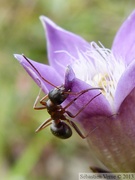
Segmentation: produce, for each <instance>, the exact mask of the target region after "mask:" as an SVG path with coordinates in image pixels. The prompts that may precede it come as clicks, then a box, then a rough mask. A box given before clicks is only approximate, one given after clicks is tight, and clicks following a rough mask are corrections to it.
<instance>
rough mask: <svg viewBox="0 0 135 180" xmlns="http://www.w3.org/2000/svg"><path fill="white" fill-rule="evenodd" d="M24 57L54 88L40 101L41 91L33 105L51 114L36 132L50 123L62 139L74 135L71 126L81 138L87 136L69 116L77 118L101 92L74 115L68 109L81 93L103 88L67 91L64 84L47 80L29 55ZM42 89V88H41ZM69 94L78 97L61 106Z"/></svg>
mask: <svg viewBox="0 0 135 180" xmlns="http://www.w3.org/2000/svg"><path fill="white" fill-rule="evenodd" d="M23 57H24V58H25V60H26V61H27V62H28V63H29V64H30V65H31V67H32V68H33V69H34V70H35V71H36V73H37V74H38V75H39V77H40V78H42V79H43V80H44V81H45V82H47V83H49V84H50V85H52V86H53V87H54V88H53V89H52V90H51V91H49V93H48V94H47V95H45V96H44V97H43V98H42V99H41V100H40V101H39V98H40V92H39V94H38V96H37V98H36V100H35V103H34V105H33V108H34V109H36V110H41V109H47V111H48V113H49V114H50V116H51V117H50V118H48V119H47V120H45V121H44V122H43V123H42V124H41V125H40V126H39V127H38V128H37V130H36V132H39V131H41V130H42V129H44V128H46V127H47V126H49V125H50V130H51V132H52V134H53V135H55V136H56V137H59V138H61V139H67V138H69V137H71V136H72V130H71V128H70V126H71V127H73V128H74V129H75V131H76V132H77V133H78V134H79V136H80V137H81V138H83V139H84V138H86V137H87V136H88V135H87V136H84V135H83V134H82V132H81V131H80V130H79V128H78V127H77V125H76V124H75V123H74V122H73V121H71V120H69V119H68V118H67V116H68V117H70V118H75V117H76V116H77V115H78V114H80V113H81V112H82V111H83V110H84V108H85V107H86V106H87V105H88V104H89V103H90V102H91V101H92V100H94V99H95V98H96V97H98V96H99V95H100V94H101V92H100V93H98V94H97V95H95V96H94V97H93V98H92V99H90V100H89V101H88V102H87V103H86V104H85V105H84V106H83V107H82V108H81V109H80V110H79V111H78V112H77V113H76V114H75V115H73V114H72V113H71V112H69V111H67V110H66V109H67V108H68V107H69V106H70V105H72V104H73V103H74V102H75V101H76V100H77V99H78V98H79V97H80V96H81V95H83V94H84V93H86V92H88V91H89V90H97V89H98V90H102V88H89V89H86V90H82V91H80V92H77V93H76V92H70V89H69V90H68V91H67V90H66V89H65V87H64V85H61V86H55V85H53V84H52V83H50V82H49V81H47V80H46V79H45V78H44V77H43V76H42V75H41V74H40V73H39V71H38V70H37V69H36V68H35V67H34V65H33V64H32V63H31V62H30V61H29V59H28V58H27V57H25V56H24V55H23ZM40 91H41V89H40ZM69 94H72V95H76V96H77V97H75V98H74V99H73V100H71V102H69V103H68V104H67V105H66V106H65V107H64V108H63V107H62V106H61V104H62V103H63V102H64V101H65V100H66V98H67V97H68V96H69ZM38 101H39V102H40V104H41V105H42V106H41V107H37V103H38ZM67 123H68V124H69V125H70V126H69V125H68V124H67Z"/></svg>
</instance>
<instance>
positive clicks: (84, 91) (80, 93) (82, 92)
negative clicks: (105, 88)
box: [64, 88, 102, 110]
mask: <svg viewBox="0 0 135 180" xmlns="http://www.w3.org/2000/svg"><path fill="white" fill-rule="evenodd" d="M96 89H97V90H102V88H89V89H85V90H82V91H80V92H77V93H74V92H70V94H72V95H78V94H79V95H78V96H77V97H76V98H74V99H73V100H72V101H71V102H70V103H69V104H67V105H66V106H65V107H64V110H65V109H67V108H68V107H69V106H70V105H71V104H72V103H73V102H74V101H76V100H77V99H78V98H79V97H80V96H81V95H83V94H84V93H86V92H88V91H90V90H96Z"/></svg>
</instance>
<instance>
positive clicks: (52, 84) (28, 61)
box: [22, 54, 59, 89]
mask: <svg viewBox="0 0 135 180" xmlns="http://www.w3.org/2000/svg"><path fill="white" fill-rule="evenodd" d="M22 56H23V57H24V58H25V60H26V61H27V62H28V63H29V64H30V65H31V66H32V68H33V69H34V70H35V71H36V72H37V74H38V75H39V76H40V77H41V78H42V79H43V80H44V81H45V82H47V83H48V84H50V85H51V86H53V87H55V88H57V89H59V88H58V87H57V86H55V85H54V84H52V83H51V82H49V81H48V80H47V79H45V78H44V77H43V76H42V75H41V74H40V72H39V71H38V70H37V69H36V68H35V67H34V66H33V64H32V63H31V62H30V60H29V59H28V58H27V57H26V56H25V55H24V54H22Z"/></svg>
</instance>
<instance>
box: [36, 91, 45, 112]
mask: <svg viewBox="0 0 135 180" xmlns="http://www.w3.org/2000/svg"><path fill="white" fill-rule="evenodd" d="M40 93H41V89H40V90H39V93H38V96H37V98H36V100H35V102H34V105H33V108H34V109H35V110H41V109H46V102H44V100H45V99H47V98H48V95H46V96H44V97H43V98H42V99H41V100H40V101H39V99H40ZM38 102H40V104H42V105H43V106H39V107H37V103H38Z"/></svg>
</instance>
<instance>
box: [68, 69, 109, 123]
mask: <svg viewBox="0 0 135 180" xmlns="http://www.w3.org/2000/svg"><path fill="white" fill-rule="evenodd" d="M68 78H69V79H68ZM66 79H67V82H66V83H67V84H68V80H69V87H70V91H71V95H70V94H69V96H68V98H67V100H66V101H65V103H66V104H68V103H69V102H71V101H72V100H73V99H74V98H76V97H77V96H78V95H79V94H81V91H83V90H87V89H89V90H88V91H87V92H85V93H83V94H82V95H80V96H79V98H77V99H76V100H75V101H74V102H73V104H71V106H70V107H69V109H68V110H69V111H70V110H71V112H72V113H73V114H76V113H77V112H78V111H79V110H80V109H81V108H83V107H85V108H84V109H83V110H82V112H81V113H80V114H79V115H78V116H77V117H76V118H75V119H74V120H76V121H78V122H80V124H81V123H82V124H83V123H85V124H87V122H86V121H85V119H87V120H88V119H90V118H91V117H92V116H94V115H104V116H110V115H112V112H111V107H110V104H109V103H108V101H107V100H106V99H105V97H104V96H103V95H102V94H100V90H98V89H93V87H91V86H90V85H89V84H87V83H85V82H84V81H82V80H80V79H78V78H76V77H73V70H72V68H71V67H69V69H68V73H67V74H66ZM90 88H91V89H90ZM73 93H79V94H78V95H73ZM98 94H100V95H99V96H98V97H96V96H97V95H98ZM94 97H95V98H94ZM92 98H94V99H93V100H92V101H91V102H90V100H91V99H92ZM88 102H89V104H87V103H88ZM86 104H87V105H86ZM88 117H89V118H88Z"/></svg>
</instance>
